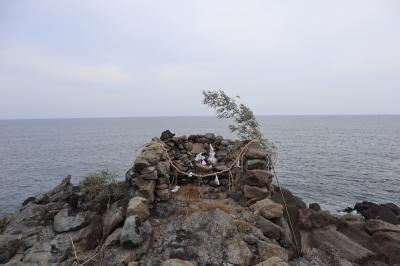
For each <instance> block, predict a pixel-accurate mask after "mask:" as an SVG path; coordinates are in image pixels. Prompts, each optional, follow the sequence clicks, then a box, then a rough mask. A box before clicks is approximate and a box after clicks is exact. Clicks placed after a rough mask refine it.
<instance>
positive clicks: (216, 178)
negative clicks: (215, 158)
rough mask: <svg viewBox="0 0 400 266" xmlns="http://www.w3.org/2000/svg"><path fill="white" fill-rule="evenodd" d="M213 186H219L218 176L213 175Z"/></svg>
mask: <svg viewBox="0 0 400 266" xmlns="http://www.w3.org/2000/svg"><path fill="white" fill-rule="evenodd" d="M214 181H215V184H217V186H219V179H218V176H217V175H215V180H214Z"/></svg>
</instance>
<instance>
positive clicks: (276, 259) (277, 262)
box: [255, 257, 289, 266]
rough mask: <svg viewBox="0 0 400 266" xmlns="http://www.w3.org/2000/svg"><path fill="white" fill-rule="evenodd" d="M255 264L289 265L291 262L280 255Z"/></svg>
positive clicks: (268, 265) (267, 265) (270, 265)
mask: <svg viewBox="0 0 400 266" xmlns="http://www.w3.org/2000/svg"><path fill="white" fill-rule="evenodd" d="M255 266H289V264H288V263H287V262H286V261H284V260H282V259H281V258H279V257H271V258H269V259H267V260H264V261H262V262H260V263H258V264H256V265H255Z"/></svg>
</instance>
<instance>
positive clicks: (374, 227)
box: [365, 219, 400, 234]
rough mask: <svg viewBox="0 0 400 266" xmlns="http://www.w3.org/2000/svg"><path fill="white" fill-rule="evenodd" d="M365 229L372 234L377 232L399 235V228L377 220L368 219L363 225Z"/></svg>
mask: <svg viewBox="0 0 400 266" xmlns="http://www.w3.org/2000/svg"><path fill="white" fill-rule="evenodd" d="M365 229H366V230H367V231H368V232H369V233H370V234H373V233H375V232H378V231H384V232H399V233H400V226H397V225H393V224H390V223H386V222H384V221H381V220H377V219H370V220H368V221H367V222H366V223H365Z"/></svg>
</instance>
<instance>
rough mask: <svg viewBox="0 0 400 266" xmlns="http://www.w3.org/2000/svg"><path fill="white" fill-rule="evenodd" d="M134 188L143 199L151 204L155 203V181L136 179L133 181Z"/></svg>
mask: <svg viewBox="0 0 400 266" xmlns="http://www.w3.org/2000/svg"><path fill="white" fill-rule="evenodd" d="M132 182H133V185H134V187H136V188H137V189H138V193H139V195H140V196H142V197H143V198H146V199H147V200H148V201H149V203H151V202H153V201H154V192H155V189H156V182H155V180H149V179H142V178H135V179H133V180H132Z"/></svg>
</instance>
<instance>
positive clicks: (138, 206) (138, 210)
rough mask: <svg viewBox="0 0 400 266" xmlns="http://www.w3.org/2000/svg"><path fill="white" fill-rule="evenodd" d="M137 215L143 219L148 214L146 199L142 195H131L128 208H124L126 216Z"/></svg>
mask: <svg viewBox="0 0 400 266" xmlns="http://www.w3.org/2000/svg"><path fill="white" fill-rule="evenodd" d="M132 215H137V216H139V218H140V219H141V220H142V221H144V220H146V219H147V218H148V217H149V215H150V212H149V205H148V201H147V199H145V198H142V197H133V198H132V199H130V201H129V203H128V208H127V209H126V216H127V217H129V216H132Z"/></svg>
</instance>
